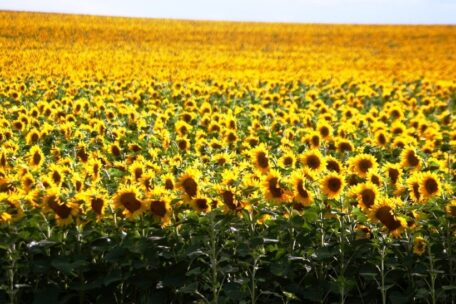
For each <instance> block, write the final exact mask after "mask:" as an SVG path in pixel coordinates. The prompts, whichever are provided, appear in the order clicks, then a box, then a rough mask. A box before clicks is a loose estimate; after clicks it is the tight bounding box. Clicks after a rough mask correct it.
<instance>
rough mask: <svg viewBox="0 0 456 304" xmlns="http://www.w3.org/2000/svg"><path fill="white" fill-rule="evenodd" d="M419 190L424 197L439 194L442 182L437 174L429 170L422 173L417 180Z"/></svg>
mask: <svg viewBox="0 0 456 304" xmlns="http://www.w3.org/2000/svg"><path fill="white" fill-rule="evenodd" d="M419 192H420V193H421V195H422V196H423V198H425V199H428V198H431V197H435V196H439V195H440V194H441V192H442V183H441V182H440V178H439V177H438V176H437V174H435V173H431V172H424V173H422V174H421V176H420V180H419Z"/></svg>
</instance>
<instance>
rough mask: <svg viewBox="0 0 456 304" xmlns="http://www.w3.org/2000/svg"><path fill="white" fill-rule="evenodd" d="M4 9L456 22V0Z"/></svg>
mask: <svg viewBox="0 0 456 304" xmlns="http://www.w3.org/2000/svg"><path fill="white" fill-rule="evenodd" d="M0 10H20V11H40V12H61V13H79V14H94V15H110V16H132V17H152V18H177V19H203V20H235V21H278V22H303V23H373V24H379V23H389V24H391V23H393V24H456V0H149V1H147V0H79V1H77V0H73V1H66V0H0Z"/></svg>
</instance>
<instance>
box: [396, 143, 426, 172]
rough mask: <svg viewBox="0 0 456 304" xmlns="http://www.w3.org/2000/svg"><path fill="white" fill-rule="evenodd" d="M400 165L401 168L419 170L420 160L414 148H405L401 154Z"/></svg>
mask: <svg viewBox="0 0 456 304" xmlns="http://www.w3.org/2000/svg"><path fill="white" fill-rule="evenodd" d="M400 157H401V165H402V166H403V167H411V168H415V169H419V168H420V167H421V159H420V157H419V156H418V154H417V153H416V151H415V149H414V148H411V147H409V148H405V149H404V150H402V152H401V155H400Z"/></svg>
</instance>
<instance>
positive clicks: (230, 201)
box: [222, 191, 237, 210]
mask: <svg viewBox="0 0 456 304" xmlns="http://www.w3.org/2000/svg"><path fill="white" fill-rule="evenodd" d="M222 196H223V203H224V204H225V205H227V206H228V208H230V209H231V210H236V207H237V206H236V204H235V203H234V194H233V192H231V191H223V194H222Z"/></svg>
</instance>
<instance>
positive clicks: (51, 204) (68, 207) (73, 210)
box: [43, 187, 79, 226]
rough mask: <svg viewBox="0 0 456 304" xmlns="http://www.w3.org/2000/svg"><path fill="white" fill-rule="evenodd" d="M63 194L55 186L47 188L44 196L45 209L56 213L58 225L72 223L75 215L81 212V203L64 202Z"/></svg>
mask: <svg viewBox="0 0 456 304" xmlns="http://www.w3.org/2000/svg"><path fill="white" fill-rule="evenodd" d="M62 194H63V193H61V192H60V190H59V189H57V188H55V187H53V188H49V189H47V191H46V193H45V195H44V196H43V209H44V210H47V211H52V212H53V213H54V215H55V220H56V221H57V224H58V225H60V226H66V225H68V224H71V223H72V222H73V217H75V216H76V215H77V214H78V213H79V205H78V204H76V203H73V202H71V201H65V202H62V199H61V197H60V196H61V195H62Z"/></svg>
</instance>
